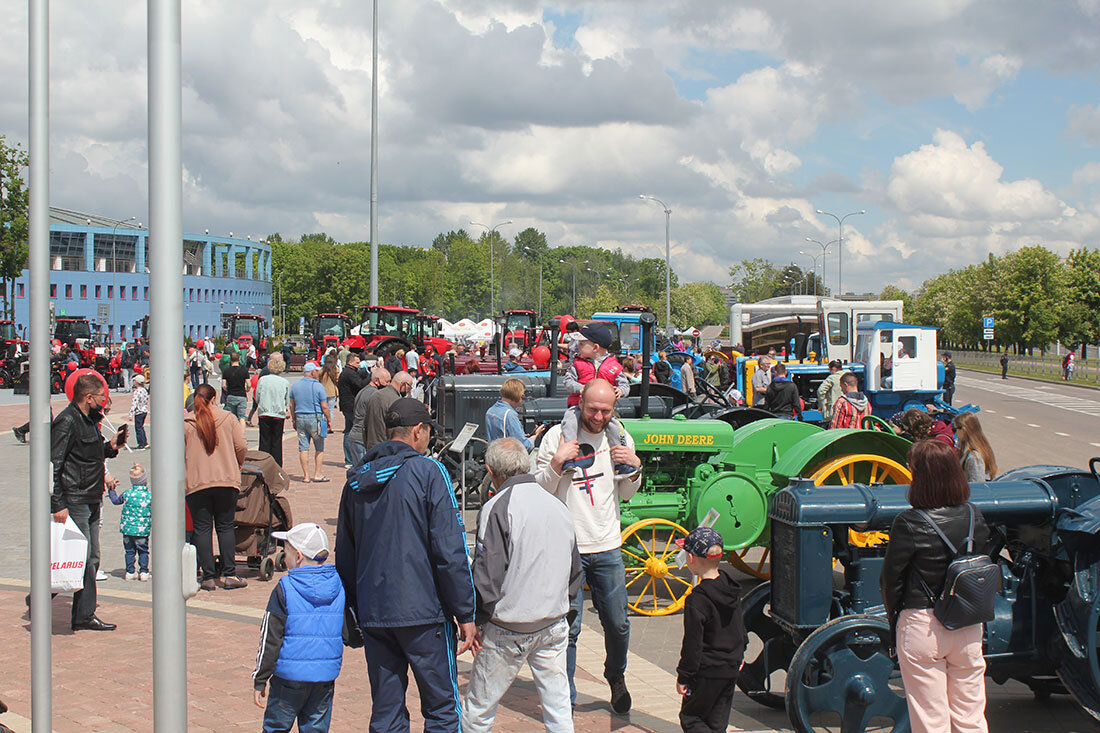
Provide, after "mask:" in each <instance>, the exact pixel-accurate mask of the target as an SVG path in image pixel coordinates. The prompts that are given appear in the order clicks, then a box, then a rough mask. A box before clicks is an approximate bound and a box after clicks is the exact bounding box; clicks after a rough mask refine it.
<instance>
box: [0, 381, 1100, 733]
mask: <svg viewBox="0 0 1100 733" xmlns="http://www.w3.org/2000/svg"><path fill="white" fill-rule="evenodd" d="M63 404H64V403H63V402H61V403H59V404H55V405H54V409H55V411H56V410H57V409H59V405H60V406H63ZM115 404H116V408H115V409H116V412H117V413H124V412H125V409H124V407H123V406H124V405H126V406H128V400H127V399H126V397H125V396H123V395H117V396H116V397H115ZM26 415H27V408H26V406H25V404H24V405H0V465H4V466H5V467H6V470H7V471H6V475H7V481H5V482H3V485H2V487H0V512H2V516H5V517H9V518H19V520H18V521H14V522H11V523H10V524H8V525H7V526H6V527H5V532H4V533H3V534H2V535H0V556H2V557H3V558H4V560H5V563H4V566H3V568H2V569H0V649H3V650H4V652H3V654H2V656H0V668H2V670H3V674H0V699H3V700H4V701H5V702H6V703H7V704H8V706H9V708H10V712H9V713H7V714H5V715H0V723H4V724H5V725H7V726H9V727H11V728H12V729H13V730H15V731H17V732H19V733H22V731H29V730H30V727H29V721H28V720H27V717H26V716H29V714H30V712H29V711H30V666H29V657H30V633H29V631H30V623H29V616H28V614H27V611H26V607H25V605H24V601H23V598H24V596H25V594H26V591H27V578H28V577H29V556H28V554H27V553H28V528H27V523H26V521H25V518H26V516H27V504H28V499H27V490H26V487H27V482H28V466H27V447H26V446H23V445H20V444H18V443H16V442H15V440H14V439H13V438H9V437H7V436H5V435H4V433H3V431H4V430H6V429H7V428H8V426H10V425H17V424H21V423H22V422H24V421H25V420H26ZM116 417H117V415H116ZM338 420H339V418H338ZM246 435H247V437H248V440H249V444H250V445H253V446H255V445H256V442H257V439H258V436H257V432H256V430H255V429H254V428H252V429H248V430H246ZM341 437H342V435H341V433H339V432H336V433H334V434H333V436H332V437H331V438H330V439H329V440H328V441H327V445H326V455H325V462H324V473H325V475H327V476H328V477H329V478H330V482H328V483H310V484H306V483H303V482H302V481H301V480H300V479H301V476H300V471H301V469H300V468H299V467H298V464H297V458H296V456H295V452H296V451H295V441H294V440H292V434H291V433H289V432H288V433H287V434H286V442H285V444H284V451H285V454H284V455H285V457H286V458H287V459H289V460H287V461H286V462H287V464H288V467H289V468H290V471H289V473H290V475H291V477H292V483H291V487H290V490H289V496H290V500H291V504H292V509H293V512H294V517H295V520H296V521H306V520H310V521H316V522H317V523H318V524H320V525H321V526H322V527H326V528H327V529H328V531H329V532H330V535H334V534H335V530H336V513H337V502H338V499H339V494H340V490H341V488H342V485H343V477H344V468H343V461H342V447H341V442H340V438H341ZM150 442H151V443H152V444H153V445H155V444H156V437H155V435H153V434H152V433H150ZM135 458H136V459H137V460H140V461H141V462H143V463H144V464H146V465H147V466H148V461H149V454H148V453H147V452H135V453H133V454H125V453H124V454H123V455H122V456H120V457H119V458H116V459H113V460H112V461H111V462H110V468H111V471H112V473H114V474H115V475H117V476H119V477H125V476H126V474H127V471H128V468H129V465H130V463H131V462H132V461H133V460H135ZM119 509H120V508H119V507H115V506H113V505H111V504H110V503H109V502H108V503H106V505H105V507H104V510H105V511H104V515H105V518H104V524H103V528H102V530H101V532H102V535H101V537H102V545H103V551H102V555H103V561H102V565H103V568H104V570H105V571H106V572H107V573H108V575H110V576H111V577H110V578H109V579H108V580H106V581H103V582H101V583H100V584H99V586H98V587H99V595H100V609H99V614H100V616H101V617H102V618H103V619H105V620H107V621H110V622H112V623H117V624H118V626H119V628H118V630H117V631H114V632H110V633H95V632H79V633H76V634H74V633H73V632H72V631H71V630H70V629H69V628H68V619H69V602H70V601H69V596H67V595H62V596H59V597H57V598H56V599H55V600H54V602H53V619H54V624H53V631H54V635H53V703H54V707H53V714H54V719H53V722H54V726H53V727H54V730H56V731H59V732H65V733H67V732H68V731H74V732H75V731H108V732H112V731H149V730H152V678H151V674H152V673H151V670H152V640H151V633H152V628H151V590H152V589H151V584H147V583H139V582H126V581H123V580H122V577H121V576H122V572H123V570H122V568H123V558H122V547H121V541H120V539H119V534H118V517H119ZM470 517H471V518H472V512H471V513H470ZM467 524H468V526H472V525H473V522H472V521H471V519H468V520H467ZM153 551H154V552H155V551H156V550H155V546H154V549H153ZM242 576H243V577H245V578H246V579H248V580H249V587H248V588H245V589H241V590H236V591H222V590H218V591H216V592H214V593H204V594H202V595H200V596H198V597H196V598H194V599H192V600H191V601H189V602H188V613H187V640H188V644H187V646H188V690H187V694H188V729H189V730H191V731H235V730H256V729H258V728H259V726H260V721H261V718H262V711H261V710H260V709H259V708H257V707H255V706H254V705H253V703H252V693H251V679H250V676H249V675H250V672H251V670H252V666H253V664H254V660H255V654H256V644H257V640H258V633H259V623H260V619H261V617H262V615H263V608H264V606H265V605H266V602H267V598H268V595H269V594H270V592H271V588H272V584H271V583H270V582H268V583H265V582H260V581H259V580H258V579H257V578H256V575H255V572H254V571H250V570H249V571H245V572H242ZM585 622H586V629H585V631H584V633H583V634H582V635H581V640H580V645H579V649H578V671H577V687H578V690H579V697H578V707H577V711H576V715H575V726H576V729H577V730H578V731H583V732H585V733H594V732H596V731H600V732H603V731H616V732H619V731H621V732H623V733H634V732H635V731H637V732H653V733H664V732H665V731H676V730H679V725H678V723H677V722H676V721H677V717H676V713H677V711H678V709H679V698H678V696H677V695H676V694H675V691H674V687H673V685H674V682H675V679H674V676H673V669H674V667H675V663H676V660H677V658H678V655H679V645H680V635H681V631H682V622H681V619H680V617H679V616H674V617H666V618H645V617H637V616H636V617H633V618H632V619H631V653H630V659H629V664H628V671H627V682H628V685H629V687H630V690H631V692H632V695H633V698H634V710H633V711H632V712H631V713H630V715H629V716H615V715H613V714H612V713H611V711H610V708H609V705H608V702H607V691H608V690H607V685H606V683H605V682H604V681H603V680H602V678H601V672H602V666H603V639H602V636H601V632H600V629H599V622H598V620H597V617H596V614H595V613H586V614H585ZM458 668H459V683H460V687H461V688H463V689H464V688H465V685H466V681H467V679H468V677H469V671H470V657H469V655H465V656H464V657H463V658H461V659H460V660H459V665H458ZM989 695H990V703H989V708H988V717H989V719H990V724H991V725H990V729H991V730H997V731H999V730H1013V731H1021V732H1023V731H1047V730H1059V731H1085V730H1094V729H1095V728H1094V727H1093V725H1092V723H1091V721H1089V720H1088V719H1087V718H1086V716H1084V715H1083V714H1082V713H1081V712H1080V710H1079V709H1078V708H1077V707H1076V705H1075V704H1074V703H1073V702H1072V700H1070V699H1069V698H1068V697H1065V696H1055V697H1054V698H1052V699H1051V700H1050V701H1047V702H1045V703H1036V702H1035V701H1033V700H1032V698H1031V695H1030V693H1029V692H1028V691H1027V690H1026V688H1023V687H1022V686H1021V685H1018V684H1009V685H1006V686H1004V687H1001V686H998V685H994V684H993V683H992V682H990V683H989ZM409 708H410V711H411V712H412V719H413V729H414V730H416V729H418V728H420V727H421V726H422V718H421V716H420V715H419V713H418V702H417V696H416V686H415V682H412V683H411V684H410V687H409ZM369 714H370V685H369V684H368V681H367V674H366V665H365V662H364V660H363V657H362V653H361V651H359V650H345V659H344V667H343V671H342V672H341V675H340V678H339V680H338V681H337V687H336V698H335V705H334V711H333V725H332V730H333V731H358V730H365V729H366V721H367V719H368V718H369ZM730 723H731V724H730V728H729V729H730V730H738V731H761V732H762V731H773V730H789V729H790V726H789V723H788V721H787V718H786V715H785V713H783V712H781V711H773V710H769V709H767V708H764V707H762V706H760V705H757V704H756V703H754V702H752V701H749V700H747V699H746V698H745V697H743V696H741V695H738V696H737V697H736V698H735V702H734V711H733V714H732V716H731V720H730ZM541 727H542V726H541V717H540V714H539V705H538V698H537V694H536V692H535V689H534V685H533V682H532V680H531V677H530V674H529V672H528V671H526V670H525V671H524V672H523V673H522V674H521V676H520V678H519V679H518V680H517V682H516V684H515V685H514V686H513V688H512V689H511V690H510V691H509V693H508V694H507V695H506V696H505V698H504V700H503V702H502V705H501V708H500V711H499V714H498V716H497V723H496V727H495V730H498V731H503V732H505V733H527V732H529V731H536V730H541Z"/></svg>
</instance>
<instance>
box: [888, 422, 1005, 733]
mask: <svg viewBox="0 0 1100 733" xmlns="http://www.w3.org/2000/svg"><path fill="white" fill-rule="evenodd" d="M909 469H910V470H911V471H912V472H913V482H912V484H911V485H910V487H909V497H908V498H909V503H910V504H911V505H912V506H913V507H914V509H923V510H924V511H925V512H926V513H927V514H928V515H929V516H930V517H931V518H932V520H933V521H934V522H935V523H936V525H937V526H938V527H939V528H940V531H941V532H943V533H944V534H945V535H947V538H948V539H950V540H951V542H952V544H954V545H955V546H956V547H961V546H962V545H963V544H964V541H965V539H966V536H967V534H968V531H969V529H970V511H969V508H968V507H967V502H968V501H969V499H970V485H969V484H968V483H967V481H966V476H965V474H964V473H963V470H962V465H961V464H960V463H959V459H958V457H957V456H956V455H955V451H954V450H953V449H952V448H951V447H950V446H948V445H946V444H945V443H943V442H941V441H938V440H921V441H918V442H916V443H914V444H913V447H912V448H910V449H909ZM914 509H907V510H905V511H904V512H902V513H901V514H899V515H898V516H897V517H896V518H895V519H894V523H893V525H892V526H891V528H890V543H889V545H888V546H887V548H886V560H885V563H884V564H883V568H882V578H881V581H880V582H881V584H882V598H883V601H884V602H885V604H886V612H887V615H888V616H889V618H890V620H891V622H892V623H893V624H895V625H896V643H897V650H898V661H899V663H900V665H901V678H902V681H903V682H904V683H905V694H906V698H907V700H908V703H909V719H910V723H911V725H912V728H913V733H926V732H927V733H940V732H941V731H942V732H943V733H986V731H988V728H987V726H986V722H985V659H984V658H983V657H982V626H981V624H975V625H973V626H965V627H963V628H961V629H956V630H954V631H950V630H948V629H946V628H944V626H943V624H941V623H940V622H939V621H938V620H937V619H936V617H935V616H934V615H933V614H932V606H933V605H934V602H933V599H932V594H936V595H938V594H939V593H940V590H941V589H942V587H943V578H944V574H945V573H946V571H947V566H948V564H949V563H950V562H951V560H953V559H954V557H953V555H952V554H951V551H950V550H949V549H948V547H947V545H946V544H945V543H944V541H943V540H942V539H940V537H939V535H937V534H936V531H935V530H934V529H933V528H932V526H931V525H930V524H929V523H928V521H927V520H926V519H925V518H924V517H922V516H921V515H920V514H918V513H917V512H916V511H914ZM988 544H989V528H988V527H987V526H986V524H985V520H984V518H983V517H982V513H981V512H980V511H979V510H978V508H977V507H975V508H974V550H975V552H981V551H982V550H983V549H984V548H985V547H987V546H988Z"/></svg>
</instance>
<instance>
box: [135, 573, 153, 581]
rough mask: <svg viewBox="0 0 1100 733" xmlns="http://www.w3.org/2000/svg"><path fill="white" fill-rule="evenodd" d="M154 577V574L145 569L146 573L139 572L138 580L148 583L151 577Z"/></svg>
mask: <svg viewBox="0 0 1100 733" xmlns="http://www.w3.org/2000/svg"><path fill="white" fill-rule="evenodd" d="M152 577H153V574H152V573H150V572H149V571H145V572H144V573H139V574H138V580H140V581H141V582H142V583H148V582H149V579H150V578H152Z"/></svg>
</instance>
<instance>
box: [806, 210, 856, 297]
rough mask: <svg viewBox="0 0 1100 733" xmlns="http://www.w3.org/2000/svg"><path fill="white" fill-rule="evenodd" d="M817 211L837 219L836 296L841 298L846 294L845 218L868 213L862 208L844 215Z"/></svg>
mask: <svg viewBox="0 0 1100 733" xmlns="http://www.w3.org/2000/svg"><path fill="white" fill-rule="evenodd" d="M817 213H818V214H821V215H822V216H831V217H833V218H834V219H836V226H837V230H838V233H837V239H836V297H838V298H840V297H842V296H843V295H844V220H845V219H847V218H848V217H849V216H857V215H859V214H866V213H867V211H866V210H864V209H860V210H859V211H853V212H850V213H848V214H845V215H844V216H837V215H836V214H831V213H829V212H828V211H822V210H821V209H817Z"/></svg>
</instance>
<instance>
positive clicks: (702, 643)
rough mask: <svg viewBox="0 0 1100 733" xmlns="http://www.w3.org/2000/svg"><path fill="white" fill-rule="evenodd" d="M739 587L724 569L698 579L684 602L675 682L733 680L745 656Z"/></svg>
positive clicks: (683, 683) (689, 684)
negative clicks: (716, 574) (698, 678)
mask: <svg viewBox="0 0 1100 733" xmlns="http://www.w3.org/2000/svg"><path fill="white" fill-rule="evenodd" d="M746 642H747V637H746V634H745V624H744V622H743V621H742V619H741V586H740V585H738V583H737V581H736V580H734V579H733V576H731V575H730V574H729V571H728V570H726V569H725V568H719V569H718V577H717V578H709V579H706V580H701V581H699V585H697V586H695V588H694V589H693V590H692V591H691V593H690V594H688V597H687V600H686V601H685V602H684V643H683V646H682V647H681V648H680V663H679V664H678V665H676V681H677V682H679V683H680V684H682V685H686V686H688V687H691V685H692V683H693V682H694V681H695V678H696V677H701V678H704V679H715V678H717V679H731V680H732V679H737V672H738V671H739V670H740V669H741V661H742V660H743V659H744V658H745V644H746Z"/></svg>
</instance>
